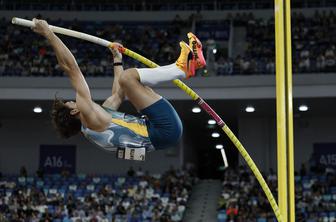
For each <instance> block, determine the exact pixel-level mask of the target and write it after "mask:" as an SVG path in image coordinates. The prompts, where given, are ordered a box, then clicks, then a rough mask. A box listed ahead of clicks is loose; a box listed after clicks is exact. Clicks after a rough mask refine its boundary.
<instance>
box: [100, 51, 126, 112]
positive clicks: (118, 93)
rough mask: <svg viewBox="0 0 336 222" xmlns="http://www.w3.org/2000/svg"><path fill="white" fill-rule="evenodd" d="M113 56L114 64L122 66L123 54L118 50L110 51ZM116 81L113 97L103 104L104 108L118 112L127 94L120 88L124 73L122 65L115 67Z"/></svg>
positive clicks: (113, 87) (114, 82)
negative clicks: (121, 77)
mask: <svg viewBox="0 0 336 222" xmlns="http://www.w3.org/2000/svg"><path fill="white" fill-rule="evenodd" d="M110 50H111V52H112V55H113V63H114V64H121V63H122V54H121V53H120V52H119V51H118V50H117V49H116V48H112V49H110ZM113 71H114V79H113V85H112V95H111V96H110V97H109V98H107V99H106V100H105V102H104V103H103V106H104V107H108V108H110V109H113V110H117V109H118V108H119V106H120V104H121V103H122V102H123V101H124V100H125V92H124V90H123V89H122V88H121V87H120V84H119V78H120V75H121V73H122V72H123V71H124V68H123V66H122V65H114V68H113Z"/></svg>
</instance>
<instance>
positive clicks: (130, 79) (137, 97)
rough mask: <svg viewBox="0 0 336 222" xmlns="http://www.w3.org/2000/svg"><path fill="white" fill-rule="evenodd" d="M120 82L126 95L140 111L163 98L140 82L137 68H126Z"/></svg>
mask: <svg viewBox="0 0 336 222" xmlns="http://www.w3.org/2000/svg"><path fill="white" fill-rule="evenodd" d="M119 84H120V86H121V87H122V89H123V90H124V92H125V95H126V97H127V98H128V99H129V101H130V102H131V103H132V104H133V105H134V107H135V108H136V109H137V110H139V111H140V110H143V109H144V108H146V107H148V106H150V105H152V104H153V103H155V102H156V101H158V100H160V99H161V96H160V95H158V94H157V93H155V92H154V91H153V90H152V89H151V88H149V87H148V86H145V85H143V84H142V83H141V82H140V77H139V73H138V71H137V70H136V69H127V70H125V71H124V72H123V73H122V75H121V76H120V79H119Z"/></svg>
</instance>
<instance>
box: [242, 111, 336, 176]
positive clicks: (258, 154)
mask: <svg viewBox="0 0 336 222" xmlns="http://www.w3.org/2000/svg"><path fill="white" fill-rule="evenodd" d="M275 123H276V121H275V119H274V118H257V117H256V118H246V117H245V118H239V140H240V141H241V142H242V143H243V144H244V146H245V148H246V149H247V151H248V152H249V153H250V155H251V157H252V158H253V160H254V161H255V162H256V164H257V166H258V167H259V168H260V169H261V170H264V171H267V172H268V170H269V168H270V167H272V168H273V169H275V170H276V168H277V159H276V158H277V150H276V126H275ZM335 125H336V118H335V117H331V116H326V117H309V118H308V117H305V118H295V119H294V139H295V143H294V149H295V153H294V155H295V169H296V170H299V169H300V167H301V164H303V163H305V164H306V166H309V159H310V158H311V155H312V153H313V145H314V143H335V142H336V137H335V135H336V128H335ZM243 162H244V160H243V159H242V158H241V157H240V163H243Z"/></svg>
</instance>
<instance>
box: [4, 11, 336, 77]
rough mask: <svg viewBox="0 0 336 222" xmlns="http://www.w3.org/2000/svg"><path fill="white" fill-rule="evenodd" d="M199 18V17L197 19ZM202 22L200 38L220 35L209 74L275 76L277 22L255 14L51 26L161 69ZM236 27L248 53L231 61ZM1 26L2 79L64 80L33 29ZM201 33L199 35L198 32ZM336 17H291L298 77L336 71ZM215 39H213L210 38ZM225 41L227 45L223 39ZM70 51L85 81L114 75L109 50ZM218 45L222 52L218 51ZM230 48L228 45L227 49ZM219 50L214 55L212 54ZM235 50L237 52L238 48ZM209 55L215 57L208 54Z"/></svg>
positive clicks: (70, 41)
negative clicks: (115, 46) (109, 43)
mask: <svg viewBox="0 0 336 222" xmlns="http://www.w3.org/2000/svg"><path fill="white" fill-rule="evenodd" d="M193 15H194V16H193ZM192 20H195V21H196V22H197V25H196V33H198V32H199V34H200V36H201V37H202V36H203V38H204V36H207V35H209V36H217V37H218V38H219V37H220V38H219V39H202V41H203V45H204V54H205V56H206V57H207V58H206V59H207V60H208V67H214V68H213V69H212V68H210V69H209V70H210V71H211V72H214V73H215V74H213V73H209V74H210V75H219V76H221V75H251V74H274V73H275V42H274V38H275V31H274V17H271V18H269V19H261V18H255V17H254V15H253V14H252V13H242V14H240V13H238V14H236V15H234V16H231V15H230V14H229V15H228V18H227V19H226V20H221V21H218V22H211V21H204V20H203V19H202V12H201V11H198V12H197V13H196V14H192V15H191V16H190V19H189V20H188V21H185V20H182V19H181V17H180V16H179V15H176V17H175V19H174V20H173V21H171V22H119V23H118V24H117V23H115V22H83V21H77V20H74V21H62V20H58V21H51V23H52V24H55V25H58V26H62V27H65V28H70V29H73V30H78V31H83V32H85V33H89V34H93V35H96V36H98V37H102V38H104V39H111V40H114V41H118V42H121V43H122V44H124V45H125V46H127V47H128V48H130V49H132V50H133V51H135V52H138V53H139V54H141V55H143V56H145V57H146V58H148V59H150V60H153V61H155V62H156V63H158V64H160V65H166V64H170V63H173V62H175V61H176V59H177V57H178V55H179V52H180V48H179V45H178V42H179V40H180V39H182V36H183V37H185V35H184V33H181V32H182V30H183V31H185V27H188V26H191V23H192ZM230 21H232V24H233V27H243V28H245V30H246V36H245V43H244V45H246V47H245V49H244V50H241V52H239V53H236V52H235V53H234V54H235V55H237V56H235V57H234V58H230V57H228V49H227V47H228V46H225V47H226V48H225V47H224V48H223V44H221V43H220V42H223V41H228V38H229V35H230V32H232V30H230V29H231V26H230ZM8 23H9V21H8V20H6V19H5V18H3V19H2V21H1V22H0V49H1V51H0V75H2V76H62V75H64V74H63V72H62V71H61V70H60V68H59V66H58V65H57V62H56V59H55V56H54V53H53V51H52V50H51V49H50V47H49V46H48V44H47V42H46V41H45V40H44V39H43V38H42V37H40V36H38V35H37V34H35V33H33V32H32V31H31V30H30V29H27V28H22V27H17V26H14V25H8ZM197 28H199V31H197ZM334 36H336V15H335V13H334V12H333V11H328V12H327V11H316V12H315V14H314V15H312V16H310V17H305V16H304V15H303V14H302V13H297V12H293V14H292V61H293V63H292V64H293V73H327V72H334V70H335V69H336V39H335V38H334ZM211 38H212V37H211ZM223 39H224V40H223ZM62 40H63V41H64V42H65V44H66V45H67V46H68V47H69V48H70V49H71V51H72V53H73V54H74V56H75V57H76V59H77V61H78V64H79V66H80V68H81V70H82V72H83V73H84V75H86V76H112V75H113V67H112V65H111V61H112V58H111V53H110V52H109V51H108V50H107V49H105V48H104V47H101V46H98V45H95V44H91V43H88V42H85V41H80V40H78V39H74V38H69V37H62ZM216 45H217V48H216ZM224 45H225V44H224ZM213 50H215V51H213ZM233 50H234V49H233ZM209 52H210V53H209ZM124 64H125V68H129V67H144V66H143V65H142V64H140V63H139V62H137V61H135V60H134V59H130V58H126V56H125V59H124Z"/></svg>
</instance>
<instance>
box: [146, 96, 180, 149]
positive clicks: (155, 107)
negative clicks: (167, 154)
mask: <svg viewBox="0 0 336 222" xmlns="http://www.w3.org/2000/svg"><path fill="white" fill-rule="evenodd" d="M141 114H143V115H146V116H147V119H146V124H147V129H148V134H149V139H150V141H151V142H152V144H153V146H154V147H155V148H156V149H163V148H166V147H169V146H174V145H176V144H177V143H178V142H179V140H180V139H181V136H182V131H183V127H182V122H181V119H180V117H179V115H178V114H177V112H176V111H175V109H174V107H173V106H172V105H171V104H170V103H169V102H168V101H167V100H166V99H164V98H161V99H160V100H159V101H157V102H155V103H154V104H152V105H150V106H148V107H146V108H145V109H143V110H141Z"/></svg>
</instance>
